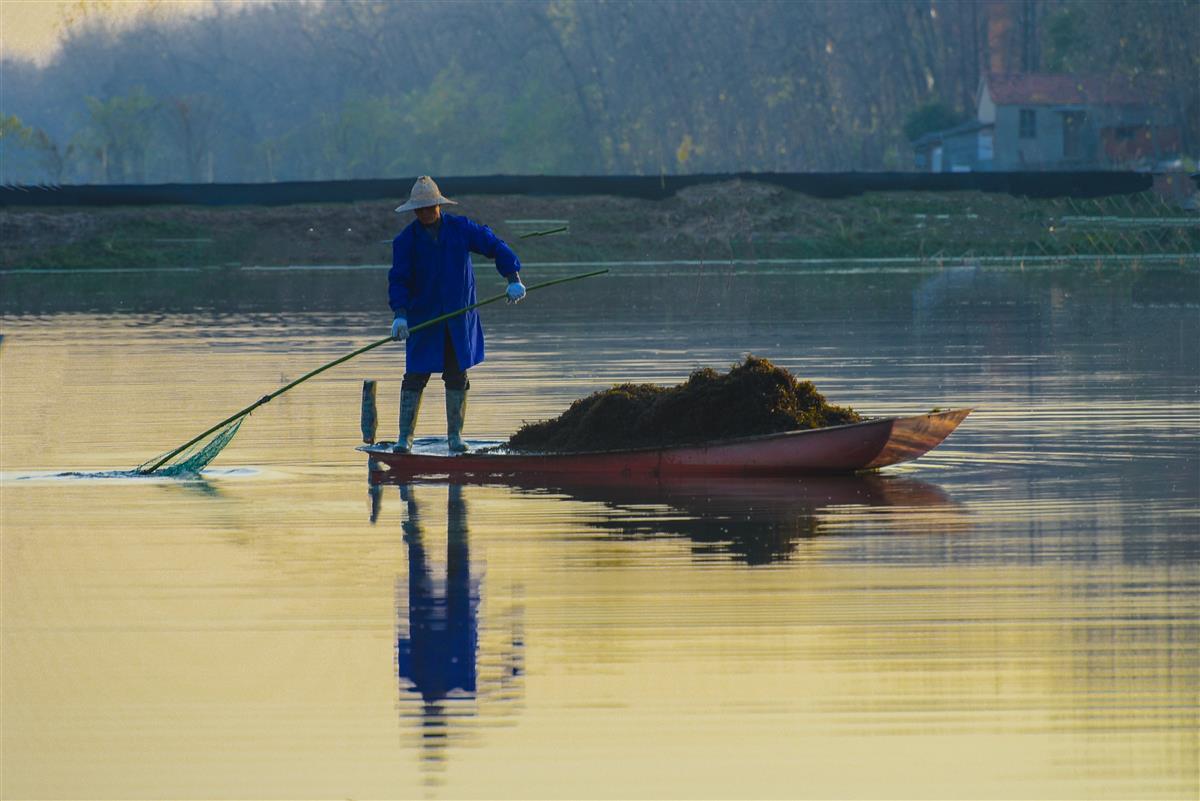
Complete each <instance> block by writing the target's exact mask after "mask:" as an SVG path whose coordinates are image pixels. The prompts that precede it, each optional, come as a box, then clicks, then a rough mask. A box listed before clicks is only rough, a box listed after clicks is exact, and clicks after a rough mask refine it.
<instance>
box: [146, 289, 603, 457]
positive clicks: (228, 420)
mask: <svg viewBox="0 0 1200 801" xmlns="http://www.w3.org/2000/svg"><path fill="white" fill-rule="evenodd" d="M606 272H608V270H596V271H595V272H590V273H583V274H582V275H572V276H568V277H567V278H556V279H554V280H553V281H543V282H542V283H540V284H532V285H530V286H529V287H528V288H527V289H526V290H525V291H526V292H533V291H534V290H536V289H545V288H546V287H548V286H554V285H555V284H565V283H567V282H568V281H578V280H580V279H583V278H591V277H592V276H595V275H602V274H604V273H606ZM506 297H508V293H507V292H501V293H500V294H499V295H494V296H493V297H490V298H488V299H487V300H481V301H479V302H478V303H472V304H471V305H470V306H464V307H463V308H461V309H459V310H458V311H452V312H450V313H448V314H443V315H442V316H440V317H434V318H433V319H432V320H426V321H425V322H423V323H421V324H420V325H414V326H413V327H412V328H410V329H408V333H409V334H410V335H411V334H413V333H414V332H416V331H420V330H422V329H424V328H429V327H430V326H434V325H437V324H438V323H443V322H445V321H446V320H450V319H452V318H454V317H459V316H461V315H463V314H466V313H467V312H469V311H471V310H472V309H478V308H479V307H480V306H486V305H488V304H489V303H495V302H496V301H498V300H503V299H504V298H506ZM392 341H394V340H393V339H392V338H391V337H384V338H383V339H380V340H378V341H377V342H372V343H371V344H369V345H363V346H362V347H361V348H359V349H358V350H354V351H351V352H350V353H347V354H346V355H345V356H340V357H338V358H336V359H334V360H333V361H331V362H327V363H326V364H323V365H321V366H320V367H318V368H317V369H315V370H311V371H309V372H307V373H305V374H304V375H302V376H300V377H299V378H297V379H296V380H295V381H292V382H289V383H287V384H285V385H283V386H282V387H280V388H279V389H277V390H275V391H274V392H270V393H268V394H266V395H263V396H262V397H261V398H259V399H258V400H256V401H255V402H254V403H252V404H250V405H249V406H247V407H246V408H245V409H242V410H241V411H239V412H236V413H235V414H232V415H230V416H229V417H226V418H225V419H224V420H222V421H221V422H219V423H217V424H216V425H214V426H212V427H211V428H208V429H206V430H205V431H204V432H203V433H201V434H198V435H196V436H194V437H192V438H191V439H189V440H188V441H187V442H185V443H183V444H182V445H180V446H179V447H178V448H176V449H174V450H173V451H171V452H169V453H168V454H167V455H166V456H163V457H162V458H160V459H158V460H157V461H155V462H154V464H152V465H150V466H149V467H138V468H137V472H139V473H142V474H143V475H148V474H150V473H153V472H154V471H155V470H157V469H158V468H160V467H162V466H163V465H164V464H166V463H167V462H169V461H171V459H174V458H175V457H176V456H178V455H179V454H181V453H183V452H184V451H185V450H187V449H188V448H190V447H192V446H193V445H195V444H196V443H197V442H199V441H200V440H202V439H204V438H205V437H207V436H208V435H209V434H212V433H214V432H216V431H218V430H220V429H221V428H224V427H225V426H227V425H229V424H230V423H232V422H233V421H234V420H237V419H238V418H239V417H245V416H246V415H248V414H250V412H252V411H254V410H255V409H257V408H258V407H259V406H262V405H263V404H264V403H270V402H271V401H273V400H275V399H276V398H278V397H279V396H280V395H282V394H283V393H285V392H287V391H288V390H289V389H291V388H292V387H295V386H298V385H300V384H303V383H304V382H305V381H307V380H308V379H310V378H313V377H314V376H317V375H320V374H321V373H323V372H325V371H326V370H328V369H330V368H331V367H337V366H338V365H339V364H341V363H342V362H348V361H350V360H351V359H353V358H354V357H355V356H361V355H362V354H364V353H366V352H367V351H369V350H374V349H375V348H378V347H379V346H380V345H386V344H387V343H389V342H392Z"/></svg>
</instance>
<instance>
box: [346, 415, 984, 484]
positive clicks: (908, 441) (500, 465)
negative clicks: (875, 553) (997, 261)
mask: <svg viewBox="0 0 1200 801" xmlns="http://www.w3.org/2000/svg"><path fill="white" fill-rule="evenodd" d="M970 411H971V410H970V409H957V410H954V411H948V412H934V413H931V414H922V415H916V416H914V417H884V418H879V419H875V420H867V421H865V422H862V423H851V424H849V425H842V426H830V427H828V428H814V429H810V430H807V431H785V432H783V433H779V434H766V435H763V436H757V437H742V438H739V439H728V440H720V441H716V442H708V443H704V444H701V445H682V446H675V447H667V448H645V449H639V450H623V451H599V452H591V453H523V452H514V451H505V450H499V449H497V450H489V451H484V452H476V453H466V454H462V455H457V456H449V455H447V454H446V453H445V452H444V451H442V452H441V453H438V452H431V451H429V450H422V448H420V447H417V448H414V450H413V452H412V453H392V452H391V450H390V445H391V443H378V444H375V445H364V446H362V447H360V448H359V450H361V451H365V452H366V453H369V454H370V455H371V457H372V459H373V460H374V461H378V462H380V463H382V465H384V466H386V467H387V468H388V470H389V471H392V472H394V473H396V474H398V475H409V476H413V475H422V474H441V475H453V476H464V475H466V476H470V475H484V476H489V475H490V476H499V475H519V474H546V475H555V476H561V475H595V474H599V475H620V476H643V477H644V476H655V477H673V476H786V475H800V474H804V473H849V472H854V471H856V470H869V469H872V468H876V467H885V466H887V465H891V464H896V463H898V462H906V461H909V460H911V459H916V458H917V457H918V456H921V455H923V454H925V453H927V452H928V451H929V450H930V449H931V448H934V447H936V446H937V445H938V444H939V443H941V441H942V440H944V439H945V438H946V437H948V436H949V435H950V432H952V431H954V429H955V428H957V427H958V424H959V423H961V422H962V421H963V418H965V417H966V416H967V415H968V414H969V413H970Z"/></svg>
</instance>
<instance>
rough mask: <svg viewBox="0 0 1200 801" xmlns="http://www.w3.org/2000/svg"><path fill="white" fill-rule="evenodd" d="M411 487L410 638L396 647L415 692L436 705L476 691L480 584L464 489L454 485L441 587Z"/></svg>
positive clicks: (407, 492)
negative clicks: (474, 569)
mask: <svg viewBox="0 0 1200 801" xmlns="http://www.w3.org/2000/svg"><path fill="white" fill-rule="evenodd" d="M412 489H413V488H412V487H411V486H403V487H401V497H403V498H404V500H405V501H406V502H407V504H408V514H407V516H406V518H405V520H404V523H403V529H404V542H405V545H406V546H407V549H408V637H403V636H401V637H399V638H398V639H397V641H396V665H397V671H398V673H399V675H400V677H401V678H403V679H408V681H409V682H411V687H410V689H412V690H415V691H416V692H419V693H420V694H421V698H422V699H424V701H425V703H426V704H427V705H428V704H436V703H438V702H441V701H444V700H445V699H447V698H448V697H450V696H451V694H453V693H456V691H457V692H461V693H463V694H465V695H466V696H467V697H472V696H474V694H475V690H476V686H475V685H476V669H475V665H476V662H475V657H476V652H477V650H478V647H479V630H478V611H479V582H478V581H474V580H472V578H471V550H470V545H469V542H468V538H467V508H466V502H465V501H464V500H463V491H462V486H461V485H457V484H451V485H449V487H448V489H449V497H448V501H447V504H446V519H447V522H446V578H445V580H444V581H438V580H437V579H436V578H435V577H434V571H433V569H432V566H431V565H430V562H429V556H428V554H427V553H426V551H425V543H424V535H423V532H422V530H421V513H420V509H419V508H418V505H417V501H416V497H415V495H414V493H413V491H412Z"/></svg>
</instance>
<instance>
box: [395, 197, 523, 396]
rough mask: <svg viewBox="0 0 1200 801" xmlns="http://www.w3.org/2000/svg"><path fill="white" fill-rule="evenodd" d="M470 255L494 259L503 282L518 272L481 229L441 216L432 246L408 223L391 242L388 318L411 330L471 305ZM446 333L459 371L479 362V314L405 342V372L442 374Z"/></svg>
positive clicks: (510, 256)
mask: <svg viewBox="0 0 1200 801" xmlns="http://www.w3.org/2000/svg"><path fill="white" fill-rule="evenodd" d="M472 252H474V253H478V254H480V255H481V256H487V257H488V258H489V259H495V260H496V269H497V270H498V271H499V272H500V274H501V275H503V276H505V277H506V278H507V277H508V276H510V275H512V274H513V273H515V272H517V271H518V270H520V269H521V262H520V260H518V259H517V254H515V253H513V251H512V248H510V247H509V246H508V245H506V244H505V243H504V240H503V239H501V238H500V237H498V236H496V235H495V234H494V233H492V229H490V228H488V227H487V226H486V225H480V224H479V223H477V222H474V221H472V220H468V219H467V218H466V217H460V216H458V215H455V214H445V213H443V214H442V225H441V231H440V232H439V235H438V241H436V242H434V241H433V237H432V236H430V234H429V233H428V232H427V231H426V230H425V227H424V226H423V225H421V224H420V223H419V222H417V221H416V220H413V222H412V223H411V224H410V225H409V226H408V227H407V228H405V229H404V230H403V231H401V232H400V234H399V235H398V236H397V237H396V238H395V239H393V240H392V269H391V270H389V271H388V303H389V304H390V305H391V307H392V313H393V314H396V313H399V314H403V315H404V316H405V317H406V318H407V319H408V327H409V328H412V327H414V326H417V325H420V324H421V323H423V322H425V321H426V320H432V319H433V318H434V317H438V316H440V315H443V314H447V313H448V312H452V311H457V310H458V309H461V308H462V307H464V306H470V305H471V304H473V303H475V302H476V301H475V273H474V271H473V268H472V266H471V253H472ZM447 327H448V328H449V331H450V339H451V340H452V341H453V342H454V355H455V357H456V358H457V359H458V366H459V367H460V368H461V369H463V370H466V369H467V368H468V367H474V366H475V365H477V364H479V363H480V362H481V361H483V326H481V325H480V324H479V313H478V312H477V311H474V310H472V311H469V312H467V313H466V314H464V315H461V316H459V317H455V318H453V319H451V320H447V321H446V322H445V323H443V324H442V325H435V326H432V327H430V328H427V329H425V330H424V331H418V332H416V333H415V334H412V335H411V336H409V338H408V341H407V343H406V345H407V349H406V354H407V361H406V362H405V370H406V371H407V372H410V373H434V372H441V371H442V370H444V369H445V364H444V363H443V361H444V359H443V350H442V340H443V336H444V334H443V331H445V330H446V329H447Z"/></svg>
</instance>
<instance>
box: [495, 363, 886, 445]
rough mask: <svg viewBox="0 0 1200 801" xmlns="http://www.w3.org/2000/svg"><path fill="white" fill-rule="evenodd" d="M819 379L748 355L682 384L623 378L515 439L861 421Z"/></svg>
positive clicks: (676, 437)
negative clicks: (829, 396)
mask: <svg viewBox="0 0 1200 801" xmlns="http://www.w3.org/2000/svg"><path fill="white" fill-rule="evenodd" d="M861 419H862V418H861V417H860V416H859V414H858V413H857V412H855V411H854V410H853V409H850V408H847V407H844V406H832V405H830V404H829V403H827V402H826V401H825V397H824V396H823V395H821V393H819V392H817V389H816V387H815V386H813V384H812V382H811V381H800V380H798V379H797V378H796V377H795V376H793V375H792V374H791V373H789V372H788V371H787V370H785V369H783V368H782V367H776V366H775V365H773V364H771V362H769V361H767V360H766V359H760V358H757V357H755V356H747V357H746V359H745V360H744V361H742V362H741V363H739V364H735V365H733V367H732V368H730V370H729V372H728V373H725V374H721V373H718V372H717V371H716V370H713V369H712V368H710V367H705V368H703V369H700V370H697V371H695V372H694V373H692V374H691V376H689V377H688V380H687V381H685V382H683V383H682V384H678V385H676V386H673V387H660V386H657V385H655V384H619V385H617V386H615V387H612V388H611V389H606V390H604V391H602V392H596V393H594V394H592V395H589V396H588V397H586V398H581V399H580V400H577V401H575V402H574V403H572V404H571V406H570V408H569V409H567V410H566V411H565V412H563V413H562V414H561V415H559V416H558V417H556V418H554V419H553V420H545V421H542V422H539V423H526V424H525V425H523V426H522V427H521V428H520V429H519V430H518V431H517V432H516V433H515V434H513V435H512V437H511V438H510V439H509V441H508V447H509V448H512V449H514V450H521V451H554V452H564V451H608V450H619V449H625V448H652V447H661V446H665V445H682V444H689V443H698V442H706V441H711V440H720V439H731V438H734V437H749V436H755V435H759V434H774V433H777V432H780V431H792V430H795V429H808V428H824V427H825V426H833V425H842V424H844V423H855V422H858V421H859V420H861Z"/></svg>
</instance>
